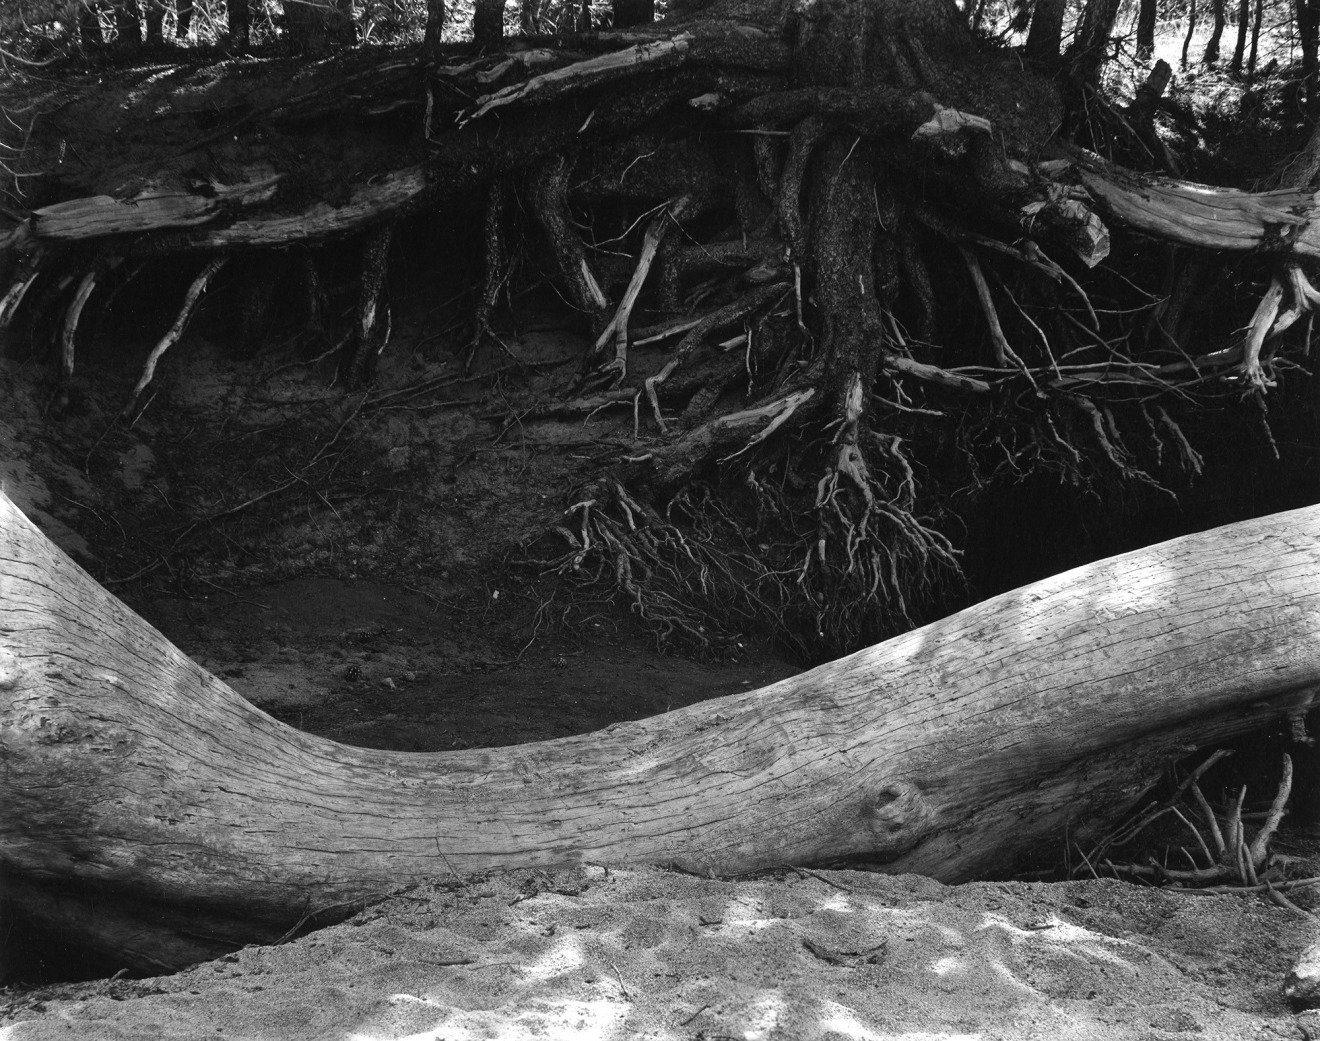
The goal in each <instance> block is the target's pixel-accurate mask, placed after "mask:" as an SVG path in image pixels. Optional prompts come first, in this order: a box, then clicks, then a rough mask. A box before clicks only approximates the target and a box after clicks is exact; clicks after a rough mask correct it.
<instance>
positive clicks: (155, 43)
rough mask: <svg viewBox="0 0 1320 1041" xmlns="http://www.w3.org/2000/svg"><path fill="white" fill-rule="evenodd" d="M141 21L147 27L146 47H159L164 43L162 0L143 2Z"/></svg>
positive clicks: (145, 0) (163, 5) (163, 7)
mask: <svg viewBox="0 0 1320 1041" xmlns="http://www.w3.org/2000/svg"><path fill="white" fill-rule="evenodd" d="M144 4H145V7H144V12H143V20H144V21H145V22H146V27H147V46H148V47H159V46H160V45H161V44H163V43H164V42H165V32H164V25H165V4H164V0H144Z"/></svg>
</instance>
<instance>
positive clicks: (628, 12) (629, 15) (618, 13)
mask: <svg viewBox="0 0 1320 1041" xmlns="http://www.w3.org/2000/svg"><path fill="white" fill-rule="evenodd" d="M653 21H655V0H614V28H616V29H626V28H628V27H629V26H633V25H649V24H650V23H651V22H653Z"/></svg>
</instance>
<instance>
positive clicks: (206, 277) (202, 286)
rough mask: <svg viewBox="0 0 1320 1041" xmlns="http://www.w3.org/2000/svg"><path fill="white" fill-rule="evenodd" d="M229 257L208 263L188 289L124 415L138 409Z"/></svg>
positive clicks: (146, 365)
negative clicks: (158, 365)
mask: <svg viewBox="0 0 1320 1041" xmlns="http://www.w3.org/2000/svg"><path fill="white" fill-rule="evenodd" d="M227 259H228V258H227V257H215V258H213V259H212V260H210V261H208V262H207V265H206V267H204V268H202V270H201V272H200V274H198V276H197V277H196V278H194V279H193V280H192V285H190V286H189V287H188V292H187V293H185V294H184V297H183V306H182V307H180V308H179V314H178V316H177V317H176V318H175V319H174V324H173V325H171V326H170V328H169V331H168V332H167V333H166V334H165V335H164V336H162V337H161V338H160V342H159V343H157V344H156V346H155V347H153V348H152V350H151V353H150V354H149V355H148V356H147V363H146V364H145V365H144V366H142V375H141V376H140V377H139V378H138V381H137V386H135V387H134V388H133V393H132V394H130V395H129V398H128V404H127V405H125V406H124V413H123V414H124V415H125V416H127V415H130V414H131V413H132V412H133V409H134V408H136V407H137V403H138V399H139V398H141V397H142V392H143V391H144V390H146V389H147V384H148V383H150V382H151V378H152V377H153V376H154V375H155V374H156V363H157V362H159V361H160V359H161V355H163V354H164V353H165V352H166V351H167V350H169V349H170V348H171V347H172V346H173V345H174V344H175V343H176V342H178V339H179V337H180V336H182V335H183V331H184V329H186V328H187V327H188V320H189V319H190V318H192V316H193V312H194V311H196V310H197V305H198V303H199V302H200V301H201V299H202V294H203V293H204V292H206V287H207V285H208V284H209V283H210V281H211V279H212V278H214V277H215V274H216V272H217V271H219V270H220V269H221V268H222V267H224V266H225V262H226V260H227Z"/></svg>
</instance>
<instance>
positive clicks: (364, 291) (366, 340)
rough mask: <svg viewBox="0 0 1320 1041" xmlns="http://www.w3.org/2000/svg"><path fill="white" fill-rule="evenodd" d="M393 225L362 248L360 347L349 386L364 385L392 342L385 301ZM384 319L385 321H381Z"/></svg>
mask: <svg viewBox="0 0 1320 1041" xmlns="http://www.w3.org/2000/svg"><path fill="white" fill-rule="evenodd" d="M393 241H394V222H393V221H390V222H389V223H387V224H382V225H381V226H380V227H378V228H376V229H375V230H374V231H372V232H371V233H370V234H369V235H368V236H367V241H366V245H365V246H363V248H362V283H361V289H360V290H359V293H358V343H357V349H356V350H355V351H354V353H353V361H352V363H351V364H350V366H349V382H350V383H351V384H353V385H355V386H356V385H359V384H361V383H363V382H365V381H366V380H367V378H368V376H369V374H370V372H371V370H372V368H373V366H374V365H375V364H376V359H377V358H378V357H379V356H380V355H381V354H382V353H383V352H384V350H385V348H386V347H387V346H388V345H389V342H390V329H391V326H392V323H391V315H390V305H389V303H388V302H387V301H386V299H385V273H386V269H387V268H388V266H389V256H390V244H391V243H392V242H393ZM382 312H383V313H382ZM382 318H383V320H382Z"/></svg>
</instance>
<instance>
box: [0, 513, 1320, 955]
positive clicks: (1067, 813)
mask: <svg viewBox="0 0 1320 1041" xmlns="http://www.w3.org/2000/svg"><path fill="white" fill-rule="evenodd" d="M1317 536H1320V507H1312V508H1309V509H1303V510H1297V511H1294V512H1291V513H1284V514H1278V515H1275V516H1270V517H1266V518H1264V519H1262V520H1257V521H1250V522H1246V523H1242V524H1236V525H1232V526H1229V527H1225V528H1220V529H1217V530H1215V531H1210V532H1206V533H1203V534H1199V535H1192V536H1188V537H1186V538H1182V539H1178V540H1175V541H1172V542H1167V543H1164V544H1163V545H1159V546H1155V547H1152V548H1149V549H1144V550H1140V551H1137V552H1134V553H1129V554H1126V555H1124V556H1120V557H1114V558H1111V559H1108V560H1103V561H1100V562H1098V563H1096V564H1092V565H1088V566H1086V567H1082V568H1078V569H1076V570H1074V571H1070V572H1067V573H1065V574H1061V575H1058V576H1056V577H1054V578H1051V579H1048V580H1046V581H1044V582H1039V583H1037V584H1035V585H1032V586H1028V587H1025V588H1023V589H1019V590H1016V591H1014V592H1011V593H1007V594H1004V595H1003V596H999V597H996V598H995V599H993V600H989V601H986V602H985V603H982V604H980V605H978V606H976V607H973V608H971V609H969V610H966V611H963V612H961V613H959V614H956V615H953V616H951V617H949V618H946V619H944V620H943V621H940V622H936V623H934V624H932V625H928V626H926V627H924V628H922V629H918V630H916V631H914V632H911V633H908V634H907V635H905V636H901V637H899V638H897V639H894V640H890V641H888V642H886V643H883V644H879V645H877V646H874V647H871V648H869V649H867V650H864V651H860V652H858V653H857V654H854V655H852V656H850V657H847V658H844V659H841V660H839V661H836V662H833V663H831V664H829V665H824V666H821V667H820V668H817V669H813V670H811V671H810V672H805V673H803V674H801V675H799V676H796V677H793V678H791V679H788V680H784V681H782V682H780V683H777V684H775V685H773V686H770V687H766V688H764V689H762V690H758V691H753V692H750V693H744V694H738V695H734V696H731V697H727V698H722V699H719V700H716V701H711V702H707V703H705V704H701V705H695V706H692V707H689V708H685V709H682V710H679V711H677V712H671V713H668V714H666V715H663V716H659V717H656V718H652V719H646V720H641V721H639V722H635V723H624V724H618V725H615V726H612V727H609V728H607V729H606V730H603V731H601V732H599V733H595V734H586V735H583V736H580V737H572V738H565V739H561V740H556V741H545V742H540V743H536V744H530V745H523V746H518V747H512V748H499V749H490V750H474V751H462V752H447V753H438V754H408V753H394V752H380V751H368V750H364V749H358V748H350V747H346V746H344V745H339V744H335V743H334V742H331V741H326V740H322V739H320V738H316V737H312V736H310V735H307V734H303V733H300V732H298V731H296V730H293V729H291V728H289V727H287V726H284V725H282V724H281V723H278V722H276V721H275V720H274V719H272V718H271V717H270V716H268V715H266V714H265V713H263V712H261V711H259V710H258V709H256V708H254V707H253V706H252V705H251V704H249V703H248V702H246V701H244V700H243V699H242V698H241V697H239V696H238V695H236V694H235V693H234V692H233V691H231V690H230V689H229V688H228V687H226V686H225V685H224V684H223V683H221V682H220V681H219V680H218V679H216V678H215V677H214V676H211V675H210V674H208V673H207V672H205V671H204V670H203V669H201V668H200V667H199V666H197V665H196V664H194V663H193V662H192V661H190V660H189V659H188V658H187V657H186V656H185V655H184V654H183V653H181V652H180V651H179V650H178V649H176V648H175V647H174V646H172V645H171V644H170V643H169V642H168V641H167V640H165V638H164V637H162V636H161V635H160V633H158V632H156V631H155V630H154V629H152V628H151V627H150V626H149V625H147V624H146V623H145V622H144V621H143V620H142V619H141V618H139V617H137V616H136V615H135V614H133V612H131V611H130V610H128V609H127V608H126V607H125V606H124V605H123V604H121V603H120V602H119V601H118V600H116V599H115V598H114V597H113V596H111V595H110V594H109V593H107V592H105V591H104V590H103V589H102V588H101V587H100V586H98V585H97V584H96V583H95V582H94V581H93V580H92V579H91V578H90V577H89V576H88V575H87V574H86V573H84V572H83V571H82V570H81V569H80V568H79V567H78V566H77V565H76V564H74V563H73V562H72V561H71V560H70V559H69V558H67V557H65V556H64V555H63V554H62V553H61V552H60V551H59V550H58V549H56V548H55V547H54V546H53V545H52V544H51V543H50V542H49V541H48V540H46V539H45V538H44V537H43V536H42V534H41V533H40V532H39V531H38V530H37V529H36V528H35V527H34V526H33V525H32V524H31V523H29V522H28V520H27V519H26V518H25V517H24V516H23V515H22V514H21V513H20V512H19V511H18V509H17V508H16V507H14V505H13V504H12V503H10V502H9V501H8V499H5V498H4V497H3V496H0V691H3V699H2V700H0V757H2V758H3V770H0V806H3V808H4V809H3V813H0V870H3V884H4V886H5V887H6V891H7V894H8V895H9V896H10V898H11V899H12V900H13V901H14V905H15V906H16V907H17V908H18V909H19V911H20V912H21V913H22V914H23V915H25V916H28V917H30V918H31V919H33V920H35V921H36V922H38V923H40V924H41V925H42V926H43V927H44V928H48V929H52V930H67V931H68V932H70V933H71V934H74V935H77V936H78V937H79V938H80V940H81V941H82V942H84V943H92V944H95V945H99V946H101V947H102V948H104V949H106V950H109V951H112V952H113V953H114V954H115V955H116V956H117V957H118V958H120V959H121V960H122V961H123V962H124V963H125V964H128V965H131V966H134V967H137V968H142V969H151V968H157V969H159V968H166V967H173V966H178V965H181V964H184V963H187V962H189V961H191V960H195V959H198V958H203V957H206V956H210V955H214V954H216V953H219V952H221V951H224V950H226V949H229V948H232V947H233V946H235V945H238V944H242V943H245V942H263V941H264V942H270V941H273V940H274V939H276V938H278V937H279V936H280V935H281V934H283V933H284V932H285V931H286V930H288V929H289V928H290V927H291V926H293V925H294V924H295V923H298V922H299V921H300V920H302V919H304V917H305V916H307V915H312V914H314V915H317V918H316V921H318V922H320V923H325V922H327V921H332V920H335V919H338V918H343V917H345V916H346V915H348V914H349V913H351V912H352V911H353V910H354V909H355V908H358V907H361V906H362V905H363V903H364V902H369V901H372V900H375V899H378V898H381V897H383V896H385V895H387V894H389V893H391V892H393V891H396V890H397V889H398V888H399V887H401V886H405V885H408V884H410V883H416V882H419V881H421V880H423V879H430V878H438V877H443V876H447V875H449V874H450V873H451V872H453V873H465V872H473V871H480V870H486V869H491V868H502V867H515V866H534V865H553V864H564V863H571V862H581V861H594V862H652V863H666V864H675V865H680V866H682V867H684V868H687V869H690V870H699V871H703V872H704V871H716V872H742V871H750V870H754V869H758V868H766V867H771V866H774V865H780V864H785V863H794V864H800V863H805V862H811V861H821V860H832V859H836V858H844V857H861V858H865V859H867V860H869V861H872V862H883V863H884V865H885V869H886V870H891V871H895V872H899V871H916V872H922V873H926V874H930V875H933V876H935V877H937V878H941V879H944V880H948V881H956V880H959V879H967V878H971V877H973V876H977V875H985V874H993V873H1002V872H1007V871H1010V870H1011V869H1012V868H1013V867H1014V866H1015V865H1016V864H1019V863H1021V862H1022V860H1023V859H1024V858H1027V857H1030V856H1032V855H1033V854H1034V855H1039V854H1040V852H1041V851H1042V850H1046V849H1053V850H1061V847H1062V843H1063V842H1064V841H1065V835H1066V834H1071V835H1072V836H1074V837H1084V836H1085V835H1086V833H1087V832H1088V831H1090V830H1095V829H1099V828H1103V827H1105V826H1106V825H1108V824H1110V823H1112V821H1113V819H1114V817H1115V816H1116V815H1117V814H1119V813H1121V812H1123V810H1124V809H1125V808H1127V807H1129V806H1130V805H1131V803H1132V802H1133V801H1134V800H1135V799H1137V798H1138V796H1139V795H1140V794H1141V792H1142V791H1143V790H1144V789H1145V788H1146V787H1147V786H1148V785H1149V784H1150V783H1152V781H1153V780H1155V779H1156V778H1157V777H1158V775H1159V773H1160V771H1161V770H1162V769H1163V767H1164V766H1165V765H1166V763H1167V762H1168V761H1169V759H1170V758H1172V757H1176V756H1179V755H1181V754H1183V753H1186V752H1188V751H1190V750H1192V749H1193V748H1195V747H1197V746H1199V745H1202V744H1205V743H1207V742H1211V741H1216V740H1220V739H1222V738H1225V737H1227V736H1230V735H1232V734H1235V733H1240V732H1244V731H1248V730H1251V729H1254V728H1257V727H1259V726H1261V725H1262V724H1264V723H1266V722H1267V721H1269V720H1271V719H1273V718H1276V717H1279V716H1285V715H1295V714H1297V713H1300V712H1303V711H1305V710H1306V709H1307V708H1309V707H1310V705H1311V704H1312V702H1313V700H1314V699H1315V696H1316V695H1315V691H1316V685H1317V684H1320V538H1318V537H1317Z"/></svg>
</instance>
